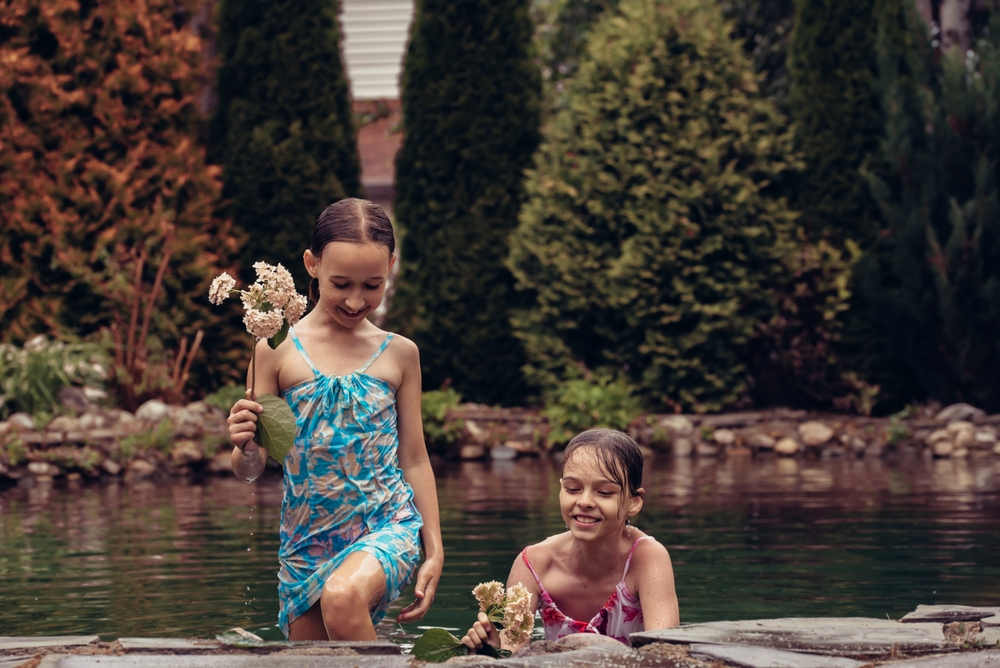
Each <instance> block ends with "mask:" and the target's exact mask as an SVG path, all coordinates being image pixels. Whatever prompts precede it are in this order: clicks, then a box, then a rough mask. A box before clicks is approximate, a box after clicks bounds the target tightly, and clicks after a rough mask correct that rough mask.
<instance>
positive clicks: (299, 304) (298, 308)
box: [284, 294, 309, 325]
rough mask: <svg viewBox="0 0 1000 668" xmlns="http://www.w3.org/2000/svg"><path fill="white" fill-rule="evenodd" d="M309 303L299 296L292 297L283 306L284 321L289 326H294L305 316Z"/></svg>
mask: <svg viewBox="0 0 1000 668" xmlns="http://www.w3.org/2000/svg"><path fill="white" fill-rule="evenodd" d="M308 305H309V302H308V301H307V300H306V298H305V297H303V296H302V295H300V294H294V295H292V298H291V299H289V300H288V303H287V304H285V309H284V310H285V319H286V320H288V324H289V325H294V324H295V323H297V322H298V321H299V319H300V318H302V316H303V315H304V314H305V312H306V307H307V306H308Z"/></svg>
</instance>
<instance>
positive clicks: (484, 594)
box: [472, 580, 504, 612]
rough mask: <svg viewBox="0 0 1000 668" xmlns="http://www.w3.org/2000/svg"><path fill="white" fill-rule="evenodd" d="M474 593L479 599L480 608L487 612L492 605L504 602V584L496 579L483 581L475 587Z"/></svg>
mask: <svg viewBox="0 0 1000 668" xmlns="http://www.w3.org/2000/svg"><path fill="white" fill-rule="evenodd" d="M472 595H473V596H475V597H476V600H477V601H479V610H480V611H481V612H486V611H487V610H488V609H489V608H490V607H491V606H494V605H497V604H498V603H499V604H502V603H503V597H504V591H503V584H501V583H500V582H497V581H496V580H491V581H490V582H482V583H480V584H478V585H476V586H475V587H474V588H473V590H472Z"/></svg>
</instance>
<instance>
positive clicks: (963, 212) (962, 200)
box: [858, 11, 1000, 411]
mask: <svg viewBox="0 0 1000 668" xmlns="http://www.w3.org/2000/svg"><path fill="white" fill-rule="evenodd" d="M901 17H902V19H903V23H904V26H905V28H906V31H905V36H904V39H903V40H902V41H903V43H904V45H907V43H908V46H909V48H908V49H906V50H901V49H900V48H899V45H900V41H901V37H900V32H901V31H900V30H899V23H900V22H899V21H898V20H893V19H895V17H894V16H892V15H891V14H890V15H887V16H886V19H887V22H886V23H885V24H884V25H883V27H882V29H881V31H880V48H879V70H880V72H879V81H878V83H879V89H880V93H881V99H882V108H883V111H884V114H885V118H886V139H885V141H884V144H883V151H882V159H883V162H884V168H883V169H884V171H883V172H882V174H873V175H872V176H871V184H872V192H873V193H874V195H875V197H876V199H877V200H878V202H879V203H880V205H881V208H882V211H883V213H884V216H885V221H886V222H885V226H884V228H883V230H882V233H881V235H880V237H879V241H878V244H877V245H876V247H875V248H874V249H873V252H872V253H870V254H869V256H868V257H867V258H866V260H865V262H864V263H863V264H862V265H861V267H860V268H859V280H858V282H859V285H860V286H861V288H862V291H861V296H862V298H863V299H864V305H865V307H866V309H867V311H866V312H867V314H868V317H869V319H870V320H871V322H872V323H873V326H874V327H875V328H876V331H877V332H878V333H879V335H880V336H879V338H878V339H877V341H878V345H879V347H878V348H877V349H876V351H875V352H876V353H877V354H878V355H879V356H880V357H881V358H883V359H884V360H886V363H885V364H883V365H882V369H883V370H884V376H883V378H884V379H885V381H886V382H887V383H891V385H888V387H889V390H890V394H891V395H892V397H893V398H894V399H895V400H896V401H898V402H905V401H912V400H914V399H924V398H933V399H939V400H941V401H945V402H951V401H968V402H971V403H974V404H977V405H980V406H982V407H983V408H985V409H987V410H991V411H995V410H997V409H1000V335H998V333H997V332H998V331H1000V171H998V165H997V159H998V158H997V156H998V155H1000V109H998V107H997V105H996V100H997V99H1000V39H998V36H1000V20H998V21H995V22H994V24H993V26H991V27H992V29H991V30H990V31H989V33H988V37H987V38H986V39H984V40H982V41H980V43H979V44H978V45H977V50H976V52H975V53H974V54H971V55H969V56H966V54H959V53H947V54H944V55H943V56H942V57H941V60H940V63H936V62H935V55H934V53H933V51H932V49H931V47H930V45H929V44H928V40H927V38H926V37H925V34H924V31H925V28H924V26H923V25H922V24H921V22H920V19H919V18H918V17H916V16H915V14H914V12H912V11H909V12H905V13H901ZM900 53H904V54H905V55H906V57H905V58H904V59H902V61H901V59H900V58H899V55H898V54H900ZM880 380H881V379H880ZM893 381H895V382H893Z"/></svg>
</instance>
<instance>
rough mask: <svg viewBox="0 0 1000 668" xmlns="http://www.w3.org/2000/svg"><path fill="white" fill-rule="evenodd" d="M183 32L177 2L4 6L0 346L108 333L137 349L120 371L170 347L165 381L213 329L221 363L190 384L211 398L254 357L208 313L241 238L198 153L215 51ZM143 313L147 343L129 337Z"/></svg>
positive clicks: (207, 343)
mask: <svg viewBox="0 0 1000 668" xmlns="http://www.w3.org/2000/svg"><path fill="white" fill-rule="evenodd" d="M185 22H186V16H185V14H184V12H183V6H182V4H179V3H178V2H176V1H174V0H84V1H82V2H78V1H77V0H5V2H4V4H3V11H2V12H0V216H2V227H0V266H2V270H0V338H2V339H4V340H7V341H10V342H14V343H19V342H21V341H23V340H25V339H27V338H29V337H30V336H32V335H33V334H36V333H39V332H46V333H51V334H54V335H57V336H64V337H65V336H98V334H99V333H100V332H104V333H105V336H104V339H105V340H116V341H117V343H118V345H119V346H126V347H130V349H129V350H121V349H119V351H118V352H119V357H120V358H121V359H126V358H130V359H132V360H135V359H136V358H139V359H140V360H141V359H152V358H151V357H150V356H149V354H148V353H149V351H152V352H153V353H154V354H155V353H156V351H157V350H160V351H161V354H160V366H159V367H156V369H154V370H153V371H154V373H165V374H166V375H167V376H170V375H171V370H177V369H178V368H179V366H178V365H179V364H180V361H181V358H183V357H184V354H183V352H180V351H179V348H180V345H181V341H182V340H184V339H185V336H190V335H194V334H195V332H196V331H198V330H203V331H204V332H205V334H206V336H205V340H204V344H203V345H202V350H204V351H206V352H207V355H206V353H202V359H204V358H205V357H206V356H207V357H208V358H209V359H211V364H196V365H195V366H194V368H193V369H192V370H191V373H192V375H193V376H194V377H195V378H196V379H197V381H198V385H199V386H200V387H199V389H200V390H201V391H207V390H210V389H213V387H214V386H216V385H218V384H220V383H221V382H223V381H224V380H232V379H235V378H238V373H239V372H238V366H239V364H240V359H241V358H242V357H243V356H244V353H243V348H242V346H241V345H238V344H237V343H236V341H237V339H236V338H234V337H237V336H238V335H239V330H238V329H234V328H232V327H230V326H228V325H227V324H226V323H227V321H228V322H230V323H231V322H233V320H234V319H233V317H232V316H233V313H230V312H228V311H226V312H220V311H219V310H215V311H214V312H213V311H212V310H211V309H210V307H209V304H208V301H207V290H208V285H209V283H210V282H211V279H212V277H213V276H215V275H216V274H218V273H219V272H220V271H222V270H226V269H228V270H230V271H232V266H231V265H232V262H233V258H234V257H235V253H236V250H237V241H236V239H235V238H234V236H233V235H232V232H231V229H230V224H229V221H228V220H224V219H222V218H220V216H219V215H218V214H217V208H218V205H219V202H220V197H221V180H220V173H219V168H218V167H215V166H210V165H207V164H206V162H205V156H204V150H203V147H202V146H200V145H199V144H198V142H197V140H196V136H197V130H198V127H199V123H200V117H199V111H198V107H197V99H196V94H197V92H198V87H199V85H200V80H201V78H202V70H201V41H200V39H199V38H198V37H197V36H196V35H195V34H193V33H192V32H191V31H189V30H188V29H187V27H186V26H185ZM140 259H141V262H140V261H139V260H140ZM161 266H162V267H163V270H162V271H158V269H160V267H161ZM157 274H159V276H157ZM157 281H158V285H157V284H156V283H157ZM151 286H153V287H151ZM144 313H148V314H149V323H148V327H143V328H142V334H143V336H142V337H138V336H132V335H130V337H126V336H124V334H123V329H125V328H127V326H126V323H130V322H132V323H134V322H135V321H136V319H139V320H142V314H144ZM237 322H238V319H237ZM133 329H134V327H133ZM133 334H134V332H133ZM169 350H178V354H171V353H168V352H166V351H169ZM154 356H155V355H154ZM133 366H134V365H133ZM146 366H148V365H146ZM161 367H162V368H161ZM118 371H119V376H121V377H122V378H123V379H124V382H129V381H128V380H127V376H128V375H129V374H128V373H126V374H124V376H122V373H121V372H122V369H119V370H118ZM132 371H135V369H130V370H129V372H132ZM149 373H150V369H149V368H145V367H144V369H143V370H142V373H141V374H140V375H141V376H148V375H149ZM175 375H176V374H175ZM147 380H148V379H147ZM173 380H176V378H174V379H173ZM143 382H145V381H143ZM159 385H162V386H164V387H166V386H168V385H170V383H167V382H164V383H160V384H159ZM174 385H176V383H174ZM156 386H157V383H152V384H151V385H150V387H152V388H153V393H154V394H155V387H156ZM140 394H142V396H147V395H149V394H150V392H149V391H146V390H143V391H142V392H141V393H140ZM141 398H142V397H133V398H132V399H131V400H129V401H128V403H134V402H135V401H138V400H140V399H141Z"/></svg>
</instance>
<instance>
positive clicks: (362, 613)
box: [229, 199, 444, 640]
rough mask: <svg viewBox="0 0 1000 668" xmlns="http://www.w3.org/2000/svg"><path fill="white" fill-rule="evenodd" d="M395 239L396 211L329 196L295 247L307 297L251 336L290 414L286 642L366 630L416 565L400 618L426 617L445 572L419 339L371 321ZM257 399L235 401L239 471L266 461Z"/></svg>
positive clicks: (232, 425) (284, 513) (262, 368)
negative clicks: (305, 305) (274, 335)
mask: <svg viewBox="0 0 1000 668" xmlns="http://www.w3.org/2000/svg"><path fill="white" fill-rule="evenodd" d="M394 251H395V237H394V235H393V229H392V223H391V222H390V221H389V219H388V217H387V216H386V215H385V213H384V212H383V211H382V209H381V208H379V207H378V206H377V205H376V204H374V203H372V202H368V201H366V200H360V199H345V200H341V201H339V202H337V203H335V204H332V205H330V206H329V207H327V208H326V210H324V211H323V213H322V214H320V216H319V219H318V220H317V221H316V225H315V227H314V229H313V235H312V242H311V244H310V247H309V249H308V250H306V251H305V253H304V255H303V260H304V262H305V266H306V270H307V271H308V272H309V275H310V276H311V277H312V281H311V283H310V285H309V297H310V299H311V300H312V301H313V302H314V304H315V307H314V308H313V309H312V311H310V312H309V314H308V315H306V316H305V317H304V318H302V320H301V321H299V323H298V324H297V325H296V326H295V327H294V328H292V329H290V330H289V335H288V338H287V339H286V340H285V341H283V342H282V343H281V345H279V346H278V347H277V349H275V350H272V349H271V348H270V346H269V345H268V343H267V341H260V342H259V343H258V344H257V368H256V374H257V377H256V389H257V391H258V392H260V393H270V394H279V393H280V395H281V396H283V397H284V398H285V399H286V400H287V401H288V404H289V406H290V407H291V409H292V412H293V413H294V414H295V417H296V435H295V442H294V444H293V446H292V449H291V451H290V452H289V454H288V456H287V458H286V459H285V461H284V463H283V464H284V498H283V500H282V504H281V530H280V541H281V545H280V548H279V551H278V558H279V561H280V563H281V569H280V571H279V573H278V598H279V602H280V606H281V608H280V612H279V614H278V622H279V625H280V626H281V630H282V631H284V633H285V635H286V636H287V637H288V639H289V640H327V639H328V638H329V639H332V640H373V639H375V637H376V636H375V625H376V624H377V623H378V622H379V621H380V620H381V619H382V617H384V616H385V614H386V611H387V610H388V608H389V604H390V603H392V602H393V600H395V599H396V598H397V597H398V596H399V595H400V593H401V592H402V590H403V589H404V588H405V587H406V586H407V585H408V584H409V583H410V581H411V580H412V579H413V576H414V572H416V598H417V600H415V601H414V602H413V603H411V604H410V605H409V606H407V607H406V608H404V609H403V610H402V611H401V612H400V614H399V615H398V616H397V618H396V619H397V621H399V622H404V621H415V620H418V619H420V618H421V617H423V616H424V614H425V613H426V612H427V609H428V608H429V607H430V605H431V602H432V601H433V600H434V592H435V590H436V589H437V584H438V581H439V579H440V577H441V569H442V566H443V564H444V554H443V550H442V546H441V528H440V520H439V518H438V501H437V491H436V489H435V486H434V473H433V471H432V470H431V466H430V461H429V460H428V457H427V449H426V447H425V445H424V436H423V426H422V424H421V420H420V392H421V388H420V360H419V355H418V352H417V347H416V345H415V344H414V343H413V342H412V341H409V340H407V339H405V338H403V337H402V336H395V335H393V334H391V333H387V332H384V331H382V330H381V329H379V328H378V327H376V326H375V325H373V324H372V323H371V322H369V321H368V319H367V316H369V315H370V314H371V313H372V312H373V311H374V310H375V309H376V308H378V306H379V304H380V303H381V302H382V296H383V294H384V293H385V288H386V281H387V279H388V277H389V271H390V270H391V268H392V265H393V263H394V262H395V261H396V256H395V254H394ZM248 381H249V371H248ZM247 385H248V387H249V385H250V383H249V382H248V383H247ZM261 410H262V408H261V406H260V404H257V403H256V402H254V401H252V400H250V399H243V400H240V401H238V402H236V404H235V405H234V406H233V408H232V410H231V411H230V415H229V434H230V439H231V440H232V442H233V445H234V446H235V447H234V449H233V454H232V463H233V470H234V471H236V472H237V473H238V474H239V473H240V472H242V471H246V470H248V469H249V470H250V471H251V475H250V476H246V475H244V476H242V477H251V476H252V477H255V476H256V475H259V473H260V471H261V470H263V466H264V463H265V462H266V461H267V453H266V452H265V451H264V448H260V447H259V446H258V444H257V443H256V442H255V441H254V435H255V433H256V421H257V414H258V413H260V412H261ZM421 543H422V544H423V549H424V563H423V565H422V566H420V569H419V570H417V565H418V563H419V561H420V547H421Z"/></svg>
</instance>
